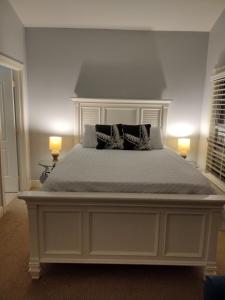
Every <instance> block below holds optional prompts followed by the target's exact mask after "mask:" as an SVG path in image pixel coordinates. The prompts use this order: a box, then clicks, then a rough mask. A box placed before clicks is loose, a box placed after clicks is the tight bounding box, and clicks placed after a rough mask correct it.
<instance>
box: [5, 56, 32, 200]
mask: <svg viewBox="0 0 225 300" xmlns="http://www.w3.org/2000/svg"><path fill="white" fill-rule="evenodd" d="M0 66H3V67H7V68H9V69H11V70H13V71H14V74H13V75H14V80H15V82H16V92H15V99H16V104H17V105H15V114H16V123H17V124H16V126H17V138H18V157H19V159H18V166H19V187H20V191H23V190H27V189H29V180H30V159H29V155H30V153H29V134H28V132H29V128H28V108H27V94H26V84H25V81H26V75H25V66H24V64H23V63H21V62H18V61H17V60H15V59H12V58H9V57H7V56H5V55H2V54H0ZM1 188H2V191H1V193H3V192H4V190H3V185H2V184H1ZM2 198H3V197H2Z"/></svg>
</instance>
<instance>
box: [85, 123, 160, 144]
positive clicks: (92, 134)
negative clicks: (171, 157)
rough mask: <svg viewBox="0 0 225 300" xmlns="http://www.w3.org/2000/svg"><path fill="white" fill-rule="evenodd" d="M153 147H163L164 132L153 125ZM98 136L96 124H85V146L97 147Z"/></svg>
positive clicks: (151, 133)
mask: <svg viewBox="0 0 225 300" xmlns="http://www.w3.org/2000/svg"><path fill="white" fill-rule="evenodd" d="M150 137H151V145H152V149H163V142H162V134H161V129H160V128H159V127H151V131H150ZM96 145H97V137H96V131H95V125H84V137H83V147H84V148H96Z"/></svg>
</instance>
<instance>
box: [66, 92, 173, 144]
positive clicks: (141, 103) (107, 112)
mask: <svg viewBox="0 0 225 300" xmlns="http://www.w3.org/2000/svg"><path fill="white" fill-rule="evenodd" d="M72 101H74V104H75V130H74V135H75V144H77V143H80V142H82V136H83V130H84V125H85V124H93V125H95V124H115V123H117V124H118V123H123V124H144V123H150V124H152V126H158V127H161V129H162V132H163V135H164V137H165V136H166V125H167V111H168V107H169V104H170V103H171V100H141V99H140V100H138V99H137V100H133V99H132V100H131V99H90V98H87V99H86V98H72Z"/></svg>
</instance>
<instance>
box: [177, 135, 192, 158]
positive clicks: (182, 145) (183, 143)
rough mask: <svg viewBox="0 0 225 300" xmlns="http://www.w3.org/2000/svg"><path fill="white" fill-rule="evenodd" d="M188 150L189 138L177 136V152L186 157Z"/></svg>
mask: <svg viewBox="0 0 225 300" xmlns="http://www.w3.org/2000/svg"><path fill="white" fill-rule="evenodd" d="M189 151H190V138H178V152H179V153H180V155H181V156H182V157H183V158H186V157H187V155H188V153H189Z"/></svg>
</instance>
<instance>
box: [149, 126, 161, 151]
mask: <svg viewBox="0 0 225 300" xmlns="http://www.w3.org/2000/svg"><path fill="white" fill-rule="evenodd" d="M151 145H152V149H163V141H162V134H161V129H160V127H153V126H152V127H151Z"/></svg>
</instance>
